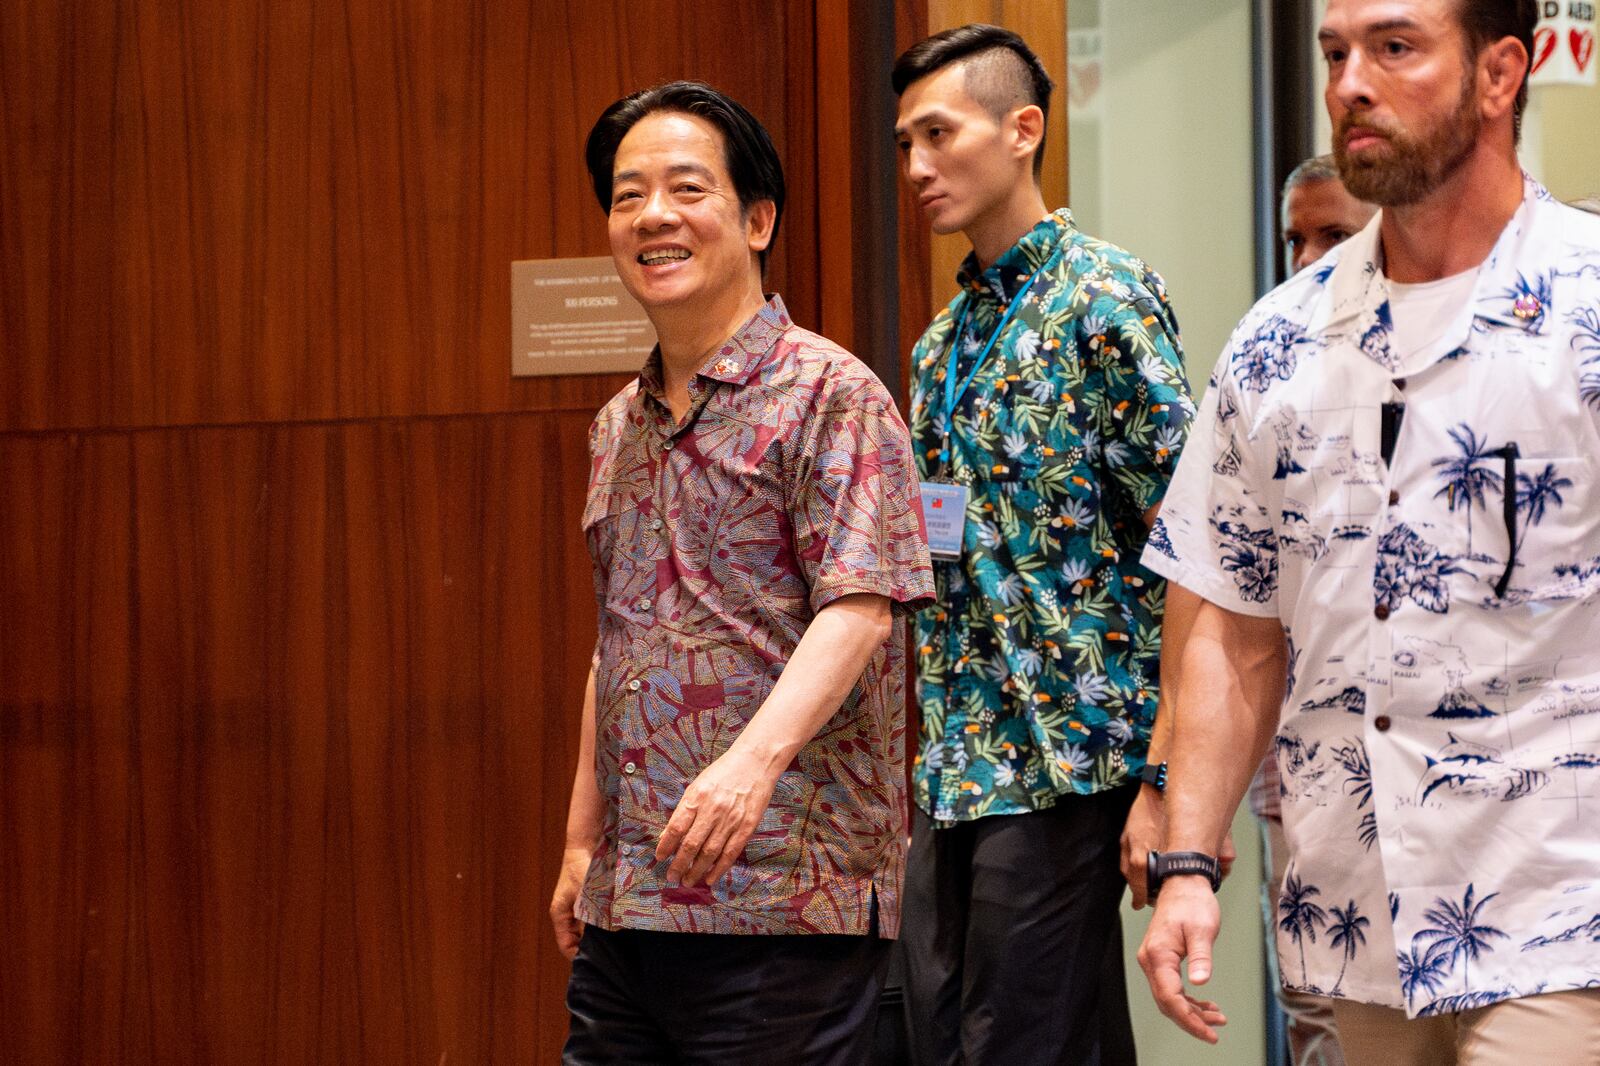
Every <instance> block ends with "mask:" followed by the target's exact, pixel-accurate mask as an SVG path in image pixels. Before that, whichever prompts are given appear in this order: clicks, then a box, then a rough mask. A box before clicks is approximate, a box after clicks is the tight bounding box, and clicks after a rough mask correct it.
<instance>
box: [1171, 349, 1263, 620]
mask: <svg viewBox="0 0 1600 1066" xmlns="http://www.w3.org/2000/svg"><path fill="white" fill-rule="evenodd" d="M1231 354H1232V346H1230V349H1229V352H1227V353H1224V355H1223V358H1222V361H1221V363H1219V364H1218V369H1217V374H1216V376H1215V377H1214V378H1213V379H1212V382H1211V385H1210V387H1209V388H1207V389H1206V395H1205V399H1204V401H1203V402H1202V403H1201V405H1200V414H1199V416H1198V418H1197V419H1196V420H1195V426H1194V432H1193V433H1192V434H1191V435H1190V437H1189V441H1188V446H1187V447H1186V448H1185V449H1184V453H1183V458H1182V460H1181V461H1180V462H1179V463H1178V469H1177V472H1176V474H1175V475H1174V476H1173V478H1172V483H1171V485H1170V486H1169V487H1168V489H1167V495H1166V499H1165V500H1164V501H1163V502H1162V504H1161V514H1160V516H1159V517H1158V518H1157V519H1156V523H1155V526H1154V527H1153V528H1152V529H1151V531H1150V539H1149V541H1148V543H1147V544H1146V546H1145V550H1144V555H1143V556H1142V558H1141V560H1140V561H1141V562H1143V563H1144V565H1145V566H1146V567H1148V568H1149V569H1151V570H1153V571H1155V572H1156V573H1157V574H1160V575H1161V576H1162V577H1165V578H1167V579H1168V580H1171V581H1176V582H1177V583H1178V584H1180V585H1182V586H1183V587H1185V588H1187V589H1189V590H1191V591H1193V592H1195V593H1197V594H1199V595H1200V596H1202V597H1204V598H1205V599H1207V600H1210V601H1211V602H1212V603H1215V604H1217V605H1218V606H1219V607H1223V608H1226V609H1227V610H1230V611H1235V612H1237V613H1239V614H1247V615H1254V616H1256V617H1260V618H1277V617H1278V616H1279V613H1278V535H1277V531H1276V528H1275V526H1274V524H1273V521H1272V515H1271V513H1270V512H1269V511H1268V509H1267V507H1266V504H1265V502H1264V501H1265V496H1264V494H1263V492H1262V490H1261V488H1260V486H1262V485H1265V484H1266V483H1267V482H1266V480H1264V478H1263V475H1266V476H1267V477H1270V474H1271V472H1270V471H1264V470H1263V469H1262V468H1261V465H1260V464H1261V457H1260V456H1259V455H1258V454H1257V449H1255V448H1253V447H1252V442H1251V441H1250V440H1249V439H1248V437H1249V431H1248V419H1247V416H1246V415H1245V414H1244V413H1243V410H1242V407H1241V404H1240V398H1239V394H1238V389H1237V386H1236V385H1235V382H1234V380H1233V375H1232V374H1230V373H1228V372H1227V368H1228V367H1229V365H1230V364H1231Z"/></svg>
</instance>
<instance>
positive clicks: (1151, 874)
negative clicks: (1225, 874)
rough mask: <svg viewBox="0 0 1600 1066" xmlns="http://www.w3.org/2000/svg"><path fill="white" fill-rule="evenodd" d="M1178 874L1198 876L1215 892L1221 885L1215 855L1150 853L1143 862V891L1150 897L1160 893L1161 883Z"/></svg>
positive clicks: (1201, 852) (1171, 852) (1203, 853)
mask: <svg viewBox="0 0 1600 1066" xmlns="http://www.w3.org/2000/svg"><path fill="white" fill-rule="evenodd" d="M1178 874H1200V875H1201V876H1202V877H1204V878H1205V879H1206V880H1207V881H1210V882H1211V891H1213V892H1215V891H1216V890H1217V888H1218V886H1220V885H1221V884H1222V864H1221V863H1220V862H1218V861H1217V857H1216V856H1215V855H1207V854H1206V853H1205V852H1203V851H1168V852H1160V851H1153V850H1152V851H1151V852H1150V853H1149V858H1147V859H1146V860H1145V891H1146V892H1148V893H1149V894H1150V895H1151V896H1152V897H1154V896H1155V894H1156V893H1157V892H1160V891H1161V882H1163V881H1165V880H1166V879H1167V878H1169V877H1174V876H1176V875H1178Z"/></svg>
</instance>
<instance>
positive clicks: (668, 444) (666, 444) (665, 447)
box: [661, 440, 672, 452]
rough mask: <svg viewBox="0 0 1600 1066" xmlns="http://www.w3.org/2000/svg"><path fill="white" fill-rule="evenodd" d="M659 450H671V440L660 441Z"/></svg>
mask: <svg viewBox="0 0 1600 1066" xmlns="http://www.w3.org/2000/svg"><path fill="white" fill-rule="evenodd" d="M661 450H662V451H664V452H670V451H671V450H672V442H671V441H670V440H667V441H662V442H661Z"/></svg>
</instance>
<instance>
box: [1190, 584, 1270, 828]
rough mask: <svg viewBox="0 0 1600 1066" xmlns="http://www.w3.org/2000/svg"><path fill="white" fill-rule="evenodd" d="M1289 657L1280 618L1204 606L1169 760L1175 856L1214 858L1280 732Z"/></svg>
mask: <svg viewBox="0 0 1600 1066" xmlns="http://www.w3.org/2000/svg"><path fill="white" fill-rule="evenodd" d="M1285 664H1286V656H1285V650H1284V643H1283V631H1282V629H1281V627H1280V626H1279V624H1278V622H1277V621H1276V620H1275V619H1260V618H1251V617H1247V616H1245V615H1239V614H1234V613H1232V612H1229V611H1226V610H1224V609H1222V608H1220V607H1217V606H1216V605H1214V604H1211V603H1202V604H1201V605H1200V607H1199V610H1198V611H1197V612H1196V614H1195V618H1194V624H1193V627H1192V629H1191V631H1190V633H1189V637H1188V640H1187V641H1186V646H1185V647H1184V654H1183V663H1182V667H1181V670H1182V676H1183V677H1184V678H1185V679H1186V680H1185V683H1184V684H1183V688H1182V695H1181V697H1180V699H1179V700H1178V702H1177V704H1176V714H1175V717H1174V731H1173V737H1172V744H1171V748H1170V749H1169V751H1168V752H1167V753H1166V754H1167V762H1168V769H1167V774H1168V787H1167V837H1166V845H1167V848H1168V850H1171V851H1202V852H1207V853H1215V852H1216V851H1217V849H1218V848H1219V847H1220V846H1221V843H1222V840H1223V837H1224V836H1225V835H1226V833H1227V831H1228V826H1229V824H1230V823H1231V822H1232V819H1233V812H1234V811H1235V810H1236V809H1237V808H1238V806H1239V800H1240V798H1241V797H1243V795H1244V790H1245V788H1246V786H1247V785H1248V784H1249V783H1250V777H1251V775H1252V774H1254V773H1255V769H1256V766H1257V765H1259V764H1260V762H1261V756H1262V755H1263V754H1264V753H1265V751H1266V747H1267V744H1268V742H1269V741H1270V739H1271V737H1272V734H1273V732H1274V731H1275V730H1276V728H1277V722H1278V707H1279V704H1280V702H1281V701H1282V698H1283V685H1284V673H1285Z"/></svg>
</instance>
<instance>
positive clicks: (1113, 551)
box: [894, 26, 1194, 1064]
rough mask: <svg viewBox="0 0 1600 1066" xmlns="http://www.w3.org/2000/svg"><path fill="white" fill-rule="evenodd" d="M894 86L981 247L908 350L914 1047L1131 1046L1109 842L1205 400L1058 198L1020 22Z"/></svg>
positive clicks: (1141, 296)
mask: <svg viewBox="0 0 1600 1066" xmlns="http://www.w3.org/2000/svg"><path fill="white" fill-rule="evenodd" d="M894 87H895V91H896V92H897V93H898V94H899V95H900V110H899V118H898V121H897V125H896V138H897V140H898V142H899V145H900V149H901V161H902V165H903V167H904V171H905V175H906V178H907V180H908V181H909V182H910V183H911V185H912V186H913V187H914V188H915V190H916V192H917V194H918V197H919V200H920V202H921V204H922V207H923V210H924V211H925V213H926V214H927V216H928V219H929V221H930V223H931V224H932V226H933V228H934V230H935V231H936V232H939V233H951V232H955V231H957V230H959V231H961V232H963V233H964V234H965V235H966V237H967V238H968V239H969V240H970V241H971V242H972V254H971V255H969V256H968V257H967V259H966V261H965V263H964V264H963V265H962V268H961V272H960V278H959V280H960V283H961V292H960V294H959V295H957V296H956V298H955V299H954V300H952V301H951V303H950V306H949V307H947V308H946V309H945V310H944V311H942V312H940V314H939V315H938V317H936V318H935V319H934V321H933V323H932V325H930V326H929V327H928V330H927V332H926V333H925V334H923V336H922V339H921V341H919V342H918V344H917V347H916V350H915V352H914V354H913V373H914V388H913V393H912V406H911V416H912V422H911V432H912V437H913V443H914V446H915V448H916V452H917V462H918V473H919V476H920V477H921V479H922V480H923V482H924V487H923V509H924V513H925V515H927V517H928V520H929V532H930V542H931V543H932V546H933V547H934V549H935V556H936V562H935V565H934V571H935V583H936V590H937V591H936V594H937V600H938V602H937V606H935V607H933V608H930V609H928V610H925V611H923V612H922V614H921V615H920V616H919V617H918V619H917V628H916V640H915V644H916V645H917V647H916V660H917V682H918V685H917V691H918V697H917V698H918V703H919V706H920V710H921V716H922V730H921V736H920V738H919V747H918V753H917V757H916V762H915V796H916V804H917V807H918V808H919V812H918V813H917V815H916V818H915V827H914V831H913V838H912V850H911V857H910V860H909V866H908V870H907V885H906V905H905V913H904V925H903V927H902V937H903V938H904V939H903V943H904V949H905V951H906V953H907V954H906V964H907V966H906V968H907V971H908V973H909V977H908V980H907V987H906V998H907V1010H908V1014H909V1025H908V1030H909V1033H910V1039H911V1042H912V1044H913V1051H914V1056H913V1057H914V1061H917V1062H919V1063H932V1062H937V1063H946V1062H948V1063H958V1062H965V1063H969V1064H970V1063H977V1062H985V1063H987V1062H1005V1061H1018V1062H1030V1063H1034V1062H1053V1061H1060V1062H1062V1063H1082V1062H1090V1061H1098V1062H1100V1063H1103V1064H1111V1063H1121V1062H1130V1061H1132V1056H1133V1041H1132V1034H1131V1025H1130V1023H1129V1020H1128V1013H1127V1000H1126V993H1125V991H1124V989H1123V984H1122V980H1121V976H1122V974H1121V971H1122V962H1121V952H1120V935H1119V933H1118V915H1117V903H1118V900H1119V899H1120V897H1121V894H1122V888H1123V880H1122V876H1121V872H1120V870H1119V867H1118V855H1119V848H1118V840H1119V836H1120V834H1121V832H1122V828H1123V823H1124V820H1125V819H1126V816H1127V813H1128V809H1129V805H1130V804H1131V802H1132V800H1133V795H1134V793H1135V791H1136V790H1137V788H1138V787H1139V786H1138V784H1137V782H1138V781H1139V774H1140V772H1141V770H1143V769H1144V766H1145V754H1146V750H1147V747H1148V744H1149V735H1150V728H1151V725H1152V723H1153V721H1154V718H1155V711H1156V702H1157V681H1158V661H1159V655H1160V640H1161V617H1162V607H1163V596H1164V592H1165V589H1164V585H1163V583H1162V582H1161V581H1160V580H1158V579H1157V578H1156V577H1155V576H1154V575H1152V574H1151V573H1150V572H1149V571H1147V570H1145V569H1144V567H1142V566H1141V565H1140V564H1139V555H1140V552H1141V551H1142V550H1143V548H1144V543H1145V539H1146V535H1147V533H1148V529H1149V526H1150V524H1151V523H1152V522H1153V521H1154V519H1155V512H1156V508H1157V506H1158V504H1159V503H1160V500H1161V497H1162V495H1163V493H1164V492H1165V490H1166V486H1167V481H1168V478H1169V477H1170V476H1171V473H1172V470H1173V468H1174V465H1175V463H1176V460H1177V458H1178V452H1179V449H1180V448H1181V446H1182V444H1183V440H1184V435H1185V433H1186V431H1187V429H1188V426H1189V422H1190V419H1191V417H1192V416H1193V413H1194V405H1193V402H1192V400H1191V399H1190V396H1189V389H1188V384H1187V382H1186V380H1185V377H1184V372H1183V361H1182V355H1181V353H1180V348H1179V341H1178V325H1177V321H1176V319H1175V317H1174V315H1173V312H1172V308H1171V307H1170V305H1169V304H1168V302H1167V297H1166V291H1165V288H1164V286H1163V285H1162V282H1161V279H1160V278H1159V277H1157V276H1156V274H1155V272H1154V271H1152V270H1151V269H1150V268H1149V267H1147V266H1146V265H1145V264H1144V263H1143V262H1141V261H1140V260H1139V259H1137V258H1135V257H1134V256H1132V255H1130V254H1128V253H1127V252H1124V251H1122V250H1121V249H1119V248H1115V247H1113V246H1111V245H1108V244H1105V243H1104V242H1102V241H1098V240H1095V239H1094V238H1092V237H1088V236H1086V235H1084V234H1083V233H1081V232H1080V231H1079V230H1078V229H1077V228H1076V227H1075V226H1074V225H1073V223H1072V216H1071V215H1070V214H1069V213H1068V212H1066V211H1064V210H1063V211H1058V212H1056V213H1054V214H1050V213H1048V212H1047V211H1046V209H1045V205H1044V201H1043V198H1042V196H1041V194H1040V190H1039V185H1038V161H1039V153H1040V149H1041V147H1042V143H1043V140H1044V125H1045V110H1046V108H1047V107H1048V104H1049V95H1050V89H1051V83H1050V79H1049V77H1048V75H1046V73H1045V72H1044V69H1043V67H1042V65H1041V64H1040V63H1039V60H1038V58H1037V57H1036V56H1035V55H1034V54H1033V52H1032V51H1031V50H1029V49H1028V47H1027V45H1026V44H1025V43H1024V42H1023V41H1022V40H1021V38H1019V37H1017V36H1016V35H1015V34H1012V33H1010V32H1009V31H1006V30H1001V29H998V28H996V27H992V26H964V27H961V28H959V29H956V30H950V31H946V32H945V33H941V34H938V35H936V36H934V37H931V38H929V39H928V40H926V41H923V42H922V43H921V44H918V45H916V46H914V47H913V48H912V49H910V50H909V51H908V52H906V53H905V55H903V56H901V57H900V59H899V61H898V62H897V63H896V65H895V71H894ZM941 542H942V543H941ZM1041 1056H1043V1057H1041ZM1096 1056H1098V1057H1096Z"/></svg>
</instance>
